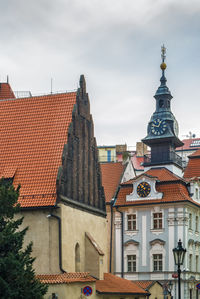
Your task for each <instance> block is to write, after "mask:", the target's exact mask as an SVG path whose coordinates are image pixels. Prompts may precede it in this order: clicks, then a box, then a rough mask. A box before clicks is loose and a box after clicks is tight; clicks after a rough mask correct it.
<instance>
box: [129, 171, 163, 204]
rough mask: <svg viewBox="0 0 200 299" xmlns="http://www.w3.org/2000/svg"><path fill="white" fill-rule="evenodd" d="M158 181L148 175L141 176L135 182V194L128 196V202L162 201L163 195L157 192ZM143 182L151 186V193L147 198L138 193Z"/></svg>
mask: <svg viewBox="0 0 200 299" xmlns="http://www.w3.org/2000/svg"><path fill="white" fill-rule="evenodd" d="M156 181H157V177H153V176H150V175H147V174H142V175H140V176H139V177H137V178H136V179H135V180H134V181H133V192H132V193H131V194H129V195H127V196H126V201H133V200H151V199H162V197H163V193H162V192H158V191H157V190H156ZM142 182H147V183H148V184H149V185H150V189H151V191H150V193H149V194H148V195H147V196H146V197H140V196H139V195H138V193H137V187H138V185H139V184H140V183H142Z"/></svg>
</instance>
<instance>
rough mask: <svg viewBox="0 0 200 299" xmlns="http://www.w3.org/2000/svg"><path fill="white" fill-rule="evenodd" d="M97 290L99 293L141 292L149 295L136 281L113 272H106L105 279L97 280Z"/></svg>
mask: <svg viewBox="0 0 200 299" xmlns="http://www.w3.org/2000/svg"><path fill="white" fill-rule="evenodd" d="M96 290H97V292H98V293H100V294H103V293H107V294H109V293H111V294H117V293H118V294H140V295H144V296H146V295H148V292H146V291H145V290H144V289H143V288H141V287H139V286H138V285H137V284H136V283H134V282H132V281H130V280H127V279H123V278H121V277H118V276H115V275H113V274H111V273H104V279H103V280H97V281H96Z"/></svg>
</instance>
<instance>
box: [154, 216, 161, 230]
mask: <svg viewBox="0 0 200 299" xmlns="http://www.w3.org/2000/svg"><path fill="white" fill-rule="evenodd" d="M153 228H154V229H160V228H162V213H154V214H153Z"/></svg>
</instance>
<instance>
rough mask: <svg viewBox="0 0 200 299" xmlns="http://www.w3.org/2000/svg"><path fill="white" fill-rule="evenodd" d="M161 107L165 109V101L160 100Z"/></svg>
mask: <svg viewBox="0 0 200 299" xmlns="http://www.w3.org/2000/svg"><path fill="white" fill-rule="evenodd" d="M159 107H160V108H163V107H164V101H163V100H160V101H159Z"/></svg>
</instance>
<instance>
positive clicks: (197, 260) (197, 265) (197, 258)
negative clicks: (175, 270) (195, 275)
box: [196, 255, 199, 272]
mask: <svg viewBox="0 0 200 299" xmlns="http://www.w3.org/2000/svg"><path fill="white" fill-rule="evenodd" d="M196 272H199V256H198V255H196Z"/></svg>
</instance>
